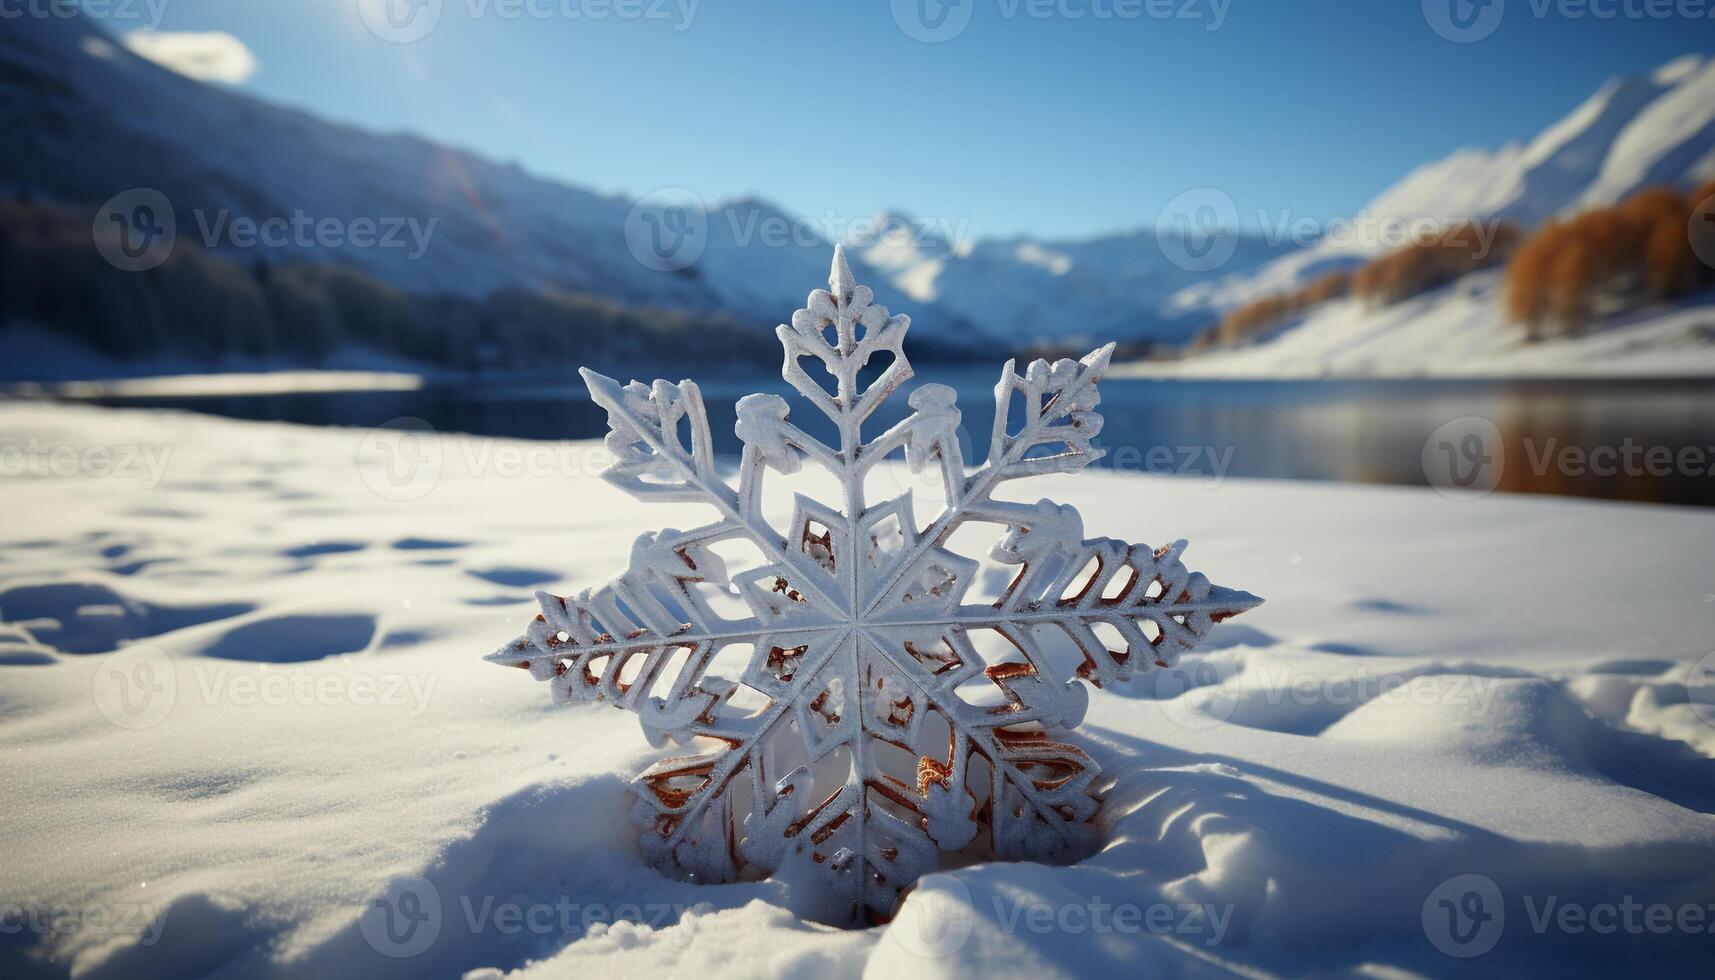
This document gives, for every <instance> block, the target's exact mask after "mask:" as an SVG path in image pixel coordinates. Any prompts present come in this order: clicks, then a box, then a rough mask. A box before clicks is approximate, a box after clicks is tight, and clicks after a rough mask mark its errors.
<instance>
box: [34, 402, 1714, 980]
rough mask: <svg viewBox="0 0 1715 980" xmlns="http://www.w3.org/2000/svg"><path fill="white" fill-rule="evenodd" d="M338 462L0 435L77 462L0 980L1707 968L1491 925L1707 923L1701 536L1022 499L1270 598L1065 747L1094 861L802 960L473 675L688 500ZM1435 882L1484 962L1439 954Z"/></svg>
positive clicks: (1402, 501) (1177, 487) (564, 725)
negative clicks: (1601, 920) (1062, 505)
mask: <svg viewBox="0 0 1715 980" xmlns="http://www.w3.org/2000/svg"><path fill="white" fill-rule="evenodd" d="M365 438H366V437H365V433H363V432H360V431H354V430H341V429H332V428H325V429H309V428H298V427H293V426H288V425H280V424H259V423H245V422H234V421H228V420H222V419H213V418H208V417H203V416H195V415H188V414H178V413H169V412H144V411H116V410H108V409H95V408H85V407H71V406H59V405H49V404H6V405H0V442H3V443H4V444H5V445H8V446H29V445H40V446H57V447H63V448H64V450H65V452H69V453H71V454H73V456H74V457H75V458H77V459H79V460H94V459H96V458H97V457H95V456H92V455H91V454H90V450H91V449H96V450H99V451H100V452H102V453H103V454H104V455H102V456H101V457H99V458H100V459H101V460H103V461H104V462H103V464H102V465H103V470H102V472H101V473H98V472H96V471H95V469H94V468H93V464H92V465H91V467H90V468H89V469H87V470H85V471H83V472H78V473H73V472H70V471H65V470H62V471H60V472H59V473H57V474H56V473H55V472H53V471H51V470H50V471H43V472H41V473H38V474H35V475H31V476H23V477H8V478H7V479H6V480H5V481H4V482H0V510H3V511H4V512H5V513H7V514H10V515H22V518H23V519H20V520H10V521H7V522H5V523H3V524H0V619H3V620H4V622H3V623H0V692H3V695H0V785H4V786H5V787H6V801H7V804H8V807H7V811H8V812H7V817H6V849H5V856H4V859H3V860H0V910H3V911H4V912H5V915H6V917H5V919H4V924H5V928H4V929H3V930H0V975H4V976H7V977H19V978H34V977H65V976H67V975H71V976H78V977H88V978H106V977H115V978H117V977H142V976H158V977H189V976H209V977H215V978H240V977H244V978H270V977H304V978H315V980H337V978H354V980H355V978H365V980H388V978H395V977H397V978H405V977H423V976H436V977H439V976H458V975H460V974H461V973H462V972H464V971H469V970H479V971H483V972H481V973H478V974H476V976H477V977H479V978H483V980H497V978H498V977H500V976H501V975H503V974H505V973H506V972H507V971H512V970H518V971H521V972H522V974H523V975H524V976H527V977H541V978H557V977H588V976H617V977H634V976H635V977H645V976H647V977H651V978H657V980H660V978H667V977H697V978H708V980H714V978H718V977H746V978H748V977H755V976H763V975H773V976H806V977H809V976H814V977H858V976H867V977H874V978H888V980H901V978H916V977H975V976H982V977H994V978H1002V977H1030V978H1034V980H1046V978H1053V977H1061V976H1114V975H1126V976H1164V977H1183V976H1197V977H1202V976H1233V975H1238V976H1247V977H1264V976H1318V977H1327V976H1351V977H1358V976H1365V977H1377V976H1390V977H1391V976H1451V975H1456V974H1463V973H1467V972H1470V971H1472V970H1473V969H1475V970H1476V971H1477V972H1478V973H1479V974H1480V975H1485V976H1491V975H1492V976H1501V975H1544V976H1547V975H1553V976H1621V975H1649V976H1692V975H1697V974H1698V971H1706V969H1707V965H1708V953H1709V938H1710V937H1709V935H1708V933H1707V932H1706V931H1693V930H1686V929H1672V930H1669V931H1667V932H1666V933H1660V932H1658V931H1657V930H1655V929H1651V930H1648V931H1645V930H1642V929H1640V930H1636V931H1631V930H1622V931H1619V932H1614V933H1605V932H1600V931H1593V930H1588V929H1584V930H1580V931H1576V932H1572V931H1568V930H1566V929H1564V928H1562V927H1561V926H1559V925H1557V924H1555V920H1553V919H1550V920H1549V925H1548V926H1547V927H1546V928H1545V929H1543V930H1538V929H1536V928H1534V927H1533V924H1532V915H1533V914H1535V915H1537V916H1540V915H1541V910H1542V908H1543V906H1544V903H1546V902H1554V903H1556V904H1557V905H1566V906H1572V907H1574V908H1576V909H1582V910H1586V911H1588V910H1591V909H1594V908H1599V907H1607V906H1617V905H1618V904H1619V903H1621V902H1627V903H1631V904H1633V905H1636V906H1638V907H1639V908H1662V909H1666V910H1669V911H1668V914H1669V915H1670V916H1672V915H1674V914H1675V913H1676V912H1677V910H1679V909H1681V908H1685V907H1693V908H1694V909H1695V911H1697V912H1698V919H1697V921H1698V922H1699V923H1707V922H1709V921H1710V920H1709V919H1707V918H1704V917H1703V915H1702V913H1703V911H1704V909H1705V907H1706V906H1708V905H1710V904H1711V903H1715V817H1712V816H1711V815H1710V814H1711V813H1712V812H1715V781H1712V779H1711V766H1712V765H1715V763H1712V762H1711V760H1710V756H1711V754H1715V686H1712V684H1711V678H1715V673H1712V672H1711V671H1710V670H1699V669H1698V667H1697V664H1698V662H1699V661H1700V660H1702V661H1703V663H1705V664H1707V663H1709V661H1708V660H1706V659H1704V658H1705V657H1706V656H1707V655H1708V652H1709V637H1710V636H1711V634H1712V633H1715V603H1711V602H1709V601H1708V600H1707V597H1706V593H1707V592H1708V591H1709V582H1710V580H1711V572H1712V569H1711V559H1710V555H1711V554H1715V523H1712V522H1711V521H1710V519H1709V517H1708V516H1707V514H1706V513H1705V512H1699V511H1692V510H1687V509H1681V508H1667V507H1646V506H1637V505H1626V504H1612V503H1593V502H1587V501H1574V500H1564V499H1559V500H1545V499H1541V498H1532V497H1519V496H1512V495H1508V494H1495V495H1493V496H1490V497H1487V498H1484V499H1482V500H1476V501H1459V500H1451V499H1446V498H1443V497H1441V496H1439V495H1437V494H1436V493H1435V492H1433V491H1431V490H1408V489H1397V488H1375V487H1356V486H1335V485H1325V484H1309V483H1297V484H1293V483H1265V482H1255V483H1251V482H1245V481H1238V480H1228V481H1225V482H1222V483H1220V484H1219V485H1218V486H1210V485H1209V484H1208V483H1207V482H1206V481H1204V480H1202V479H1194V480H1187V479H1173V478H1151V477H1141V476H1134V475H1124V474H1112V473H1095V472H1092V473H1088V474H1085V475H1083V476H1080V477H1077V478H1046V479H1044V480H1043V481H1041V482H1040V483H1038V484H1034V485H1033V486H1032V487H1031V492H1032V493H1036V492H1041V493H1044V494H1047V495H1050V496H1052V497H1054V498H1056V499H1059V500H1064V501H1067V502H1069V503H1073V504H1075V505H1077V507H1078V508H1079V509H1080V510H1081V511H1082V512H1083V514H1084V515H1085V527H1086V528H1087V529H1088V532H1089V533H1091V534H1112V535H1116V536H1119V537H1123V538H1127V539H1130V540H1139V541H1151V542H1163V541H1167V540H1170V539H1172V538H1174V537H1177V536H1179V535H1186V536H1188V537H1190V538H1192V539H1193V541H1194V542H1195V545H1194V547H1195V548H1196V551H1197V554H1198V555H1199V556H1200V557H1199V559H1198V561H1199V565H1200V567H1202V568H1204V569H1205V570H1207V571H1208V572H1209V573H1210V575H1211V576H1213V577H1217V578H1219V579H1220V580H1223V581H1233V582H1242V583H1243V584H1244V585H1245V586H1246V587H1248V588H1251V589H1254V590H1255V591H1256V592H1257V593H1259V594H1261V595H1264V596H1266V597H1267V598H1268V599H1269V602H1268V604H1267V605H1265V606H1263V607H1262V608H1260V609H1258V610H1256V611H1254V612H1251V613H1247V614H1246V616H1245V617H1244V619H1243V620H1242V621H1234V622H1230V623H1223V624H1221V625H1219V626H1217V627H1216V628H1215V631H1214V633H1213V634H1212V635H1211V637H1210V640H1211V644H1210V645H1209V646H1208V647H1206V648H1204V649H1200V650H1199V651H1198V652H1196V653H1193V654H1191V655H1190V656H1188V657H1187V658H1186V659H1185V661H1184V663H1183V664H1182V666H1181V668H1180V669H1179V670H1177V671H1174V672H1171V673H1169V672H1154V671H1152V672H1149V673H1147V674H1145V673H1140V674H1139V675H1138V677H1137V678H1135V679H1134V680H1133V681H1132V682H1129V683H1126V684H1121V685H1116V686H1114V687H1111V688H1109V689H1104V690H1100V691H1093V692H1091V695H1090V701H1089V710H1088V714H1087V717H1086V721H1085V724H1084V725H1083V727H1082V728H1081V729H1079V733H1078V735H1077V738H1078V739H1079V744H1080V745H1081V746H1083V747H1084V748H1086V749H1087V750H1088V751H1089V752H1090V753H1091V754H1092V755H1093V756H1094V757H1096V759H1097V761H1098V762H1099V763H1100V764H1101V765H1102V767H1103V770H1104V772H1105V773H1108V774H1111V775H1112V776H1113V777H1114V782H1113V785H1112V786H1110V787H1109V788H1108V794H1107V803H1106V806H1105V811H1104V812H1105V814H1106V816H1105V817H1104V819H1103V820H1102V823H1101V825H1100V832H1101V837H1102V846H1101V848H1100V850H1099V851H1098V852H1097V853H1096V854H1094V855H1092V856H1091V857H1089V858H1088V859H1086V860H1084V861H1082V862H1080V863H1078V864H1076V865H1072V866H1069V867H1050V866H1045V865H1040V864H1031V863H1003V862H994V863H987V864H982V865H978V866H973V867H965V868H957V869H950V870H948V871H947V872H944V873H941V874H936V875H931V876H929V877H928V878H926V879H924V880H923V882H922V884H921V886H920V887H919V888H918V889H917V890H916V891H915V892H913V893H912V894H911V895H910V896H909V897H908V898H907V900H906V902H905V904H904V907H903V909H902V911H901V914H900V916H899V917H898V919H897V920H896V921H895V922H894V923H893V924H892V925H889V926H878V927H875V928H870V929H862V930H849V931H842V930H839V929H833V928H828V927H823V926H818V925H815V924H813V923H809V922H805V921H801V920H799V919H797V918H795V917H794V916H793V915H792V914H791V913H790V912H789V911H788V910H787V908H786V906H785V903H784V901H783V897H782V895H783V893H782V888H781V886H780V885H779V883H770V882H764V883H751V884H732V885H720V886H712V885H711V886H699V885H696V884H691V883H686V882H682V881H677V880H673V879H670V878H666V877H663V876H662V875H660V874H658V873H656V872H655V871H653V870H651V869H650V868H649V867H648V866H647V865H646V864H645V863H644V860H643V858H642V856H641V854H640V853H639V851H638V842H637V833H636V831H635V830H634V829H633V828H632V827H631V825H630V824H629V823H628V822H627V820H626V808H627V805H628V800H627V795H626V793H627V791H626V785H625V781H626V780H627V779H628V778H629V777H630V776H632V775H633V774H635V773H637V772H639V771H640V770H641V769H642V767H644V766H645V765H647V764H648V763H649V762H650V761H651V760H653V759H656V758H659V757H660V756H661V755H662V754H663V753H665V752H667V751H669V750H667V749H661V750H655V749H651V748H650V747H649V746H648V745H647V743H646V742H645V740H644V738H643V736H642V734H641V733H640V732H639V731H638V728H637V725H636V722H635V721H634V720H633V719H632V717H631V716H630V715H629V714H627V713H625V712H619V711H614V710H612V709H610V708H604V707H600V706H596V705H587V706H581V707H574V708H566V707H561V706H554V705H550V704H548V703H547V699H546V698H545V697H544V696H543V693H542V692H541V691H540V690H538V689H537V686H536V685H533V684H531V683H529V680H528V678H527V677H525V676H524V675H522V674H521V673H520V672H518V671H515V670H507V669H501V668H499V667H496V666H494V665H492V664H488V663H484V662H483V661H482V659H481V655H482V654H485V653H487V652H488V651H489V650H491V649H492V648H493V647H494V645H495V643H496V638H497V637H498V638H502V639H504V638H509V637H511V636H513V635H515V634H516V632H517V631H518V629H519V627H520V626H521V625H523V623H524V621H525V620H526V619H527V618H528V617H529V615H530V614H531V612H532V611H533V609H534V606H533V605H532V603H531V600H530V592H531V590H532V589H535V588H544V589H551V590H553V591H555V592H558V593H566V592H570V591H573V590H576V589H580V588H583V587H586V586H591V585H596V584H599V583H600V582H601V581H602V580H603V579H604V578H605V577H606V576H607V575H609V574H610V573H612V572H613V571H615V570H616V569H618V568H620V567H622V566H623V565H624V564H625V560H626V557H627V555H628V554H629V551H630V548H631V547H632V541H633V538H634V536H635V532H636V530H637V529H639V528H648V527H656V526H660V525H662V524H672V525H675V526H680V527H689V526H692V525H693V524H694V523H696V522H699V521H701V520H703V519H704V518H703V516H702V515H701V514H700V513H699V512H698V509H697V507H696V505H691V504H660V503H654V504H646V503H641V502H638V501H635V500H632V499H630V498H629V497H626V496H625V495H624V494H622V493H620V492H619V491H617V490H615V489H613V488H612V487H611V486H609V485H607V484H606V483H604V482H603V481H601V480H600V479H599V478H598V477H597V476H596V470H597V469H598V467H599V462H600V460H601V459H602V458H603V450H602V449H601V446H600V443H599V442H591V443H578V444H568V445H564V446H550V445H548V444H544V443H534V444H533V443H528V442H515V441H509V440H479V439H475V438H471V437H445V438H443V439H440V440H438V441H437V442H435V443H433V444H432V450H431V451H432V453H433V454H434V458H435V459H436V460H437V461H438V463H439V465H437V466H435V467H434V468H433V469H432V470H431V469H417V470H414V471H412V472H411V473H410V474H404V477H405V478H404V481H403V482H401V481H400V477H401V475H402V474H400V473H398V472H396V471H395V470H394V469H393V468H390V466H389V460H388V459H387V458H386V457H383V456H379V455H370V454H360V447H362V446H363V445H364V444H365ZM125 447H131V448H133V449H136V450H138V452H137V453H135V454H133V455H130V456H126V457H121V456H119V455H118V454H117V452H116V450H121V449H124V448H125ZM417 448H418V449H419V450H429V449H430V446H429V445H427V444H426V445H421V446H418V447H417ZM122 459H128V460H129V461H130V462H128V463H123V464H122V463H121V460H122ZM507 460H512V461H514V462H513V463H508V462H506V461H507ZM520 460H521V461H524V462H522V463H519V462H517V461H520ZM529 461H535V462H534V463H531V462H529ZM544 464H545V465H546V469H543V468H542V467H543V465H544ZM116 467H117V468H118V471H117V472H115V471H114V470H115V468H116ZM548 471H551V472H552V474H553V475H552V476H551V477H550V476H544V475H543V474H544V473H545V472H548ZM103 473H104V474H105V475H103ZM522 473H527V474H530V475H529V476H524V475H521V474H522ZM893 475H894V476H897V477H898V478H899V479H900V485H901V486H911V485H914V481H911V480H909V479H907V478H906V477H905V476H904V475H903V471H901V472H900V473H898V474H893ZM1140 500H1144V501H1147V502H1148V506H1147V507H1140V506H1139V503H1138V502H1139V501H1140ZM919 503H920V504H926V503H927V501H920V502H919ZM783 505H784V506H786V507H788V508H789V507H790V501H789V500H784V501H783ZM919 512H920V513H921V512H923V510H922V509H920V510H919ZM778 516H781V517H784V516H785V515H778ZM684 521H688V522H692V523H689V524H687V523H680V522H684ZM1377 541H1386V542H1388V544H1389V546H1388V547H1386V548H1379V547H1377V544H1376V543H1377ZM1402 556H1405V557H1402ZM1004 578H1005V577H1004V576H1002V579H1003V580H1004ZM1596 596H1600V597H1601V599H1602V602H1604V603H1605V604H1606V605H1607V606H1608V607H1611V608H1614V609H1620V610H1624V614H1623V615H1608V616H1602V615H1596V616H1592V615H1590V609H1591V604H1592V601H1593V600H1592V597H1596ZM116 649H117V652H116V653H115V652H114V651H115V650H116ZM1465 875H1480V876H1482V878H1483V879H1484V880H1486V881H1487V882H1488V886H1486V887H1492V888H1493V889H1494V892H1493V893H1492V894H1493V900H1494V901H1495V902H1497V903H1499V904H1496V905H1492V906H1490V907H1489V909H1488V912H1487V914H1489V915H1502V916H1504V921H1503V922H1502V924H1501V925H1500V926H1498V927H1496V928H1494V929H1492V930H1484V931H1482V932H1473V933H1472V934H1470V935H1465V934H1464V932H1463V930H1461V931H1460V933H1459V934H1457V935H1455V934H1453V933H1452V932H1450V926H1449V924H1448V923H1447V919H1446V917H1445V916H1444V915H1443V914H1441V909H1440V908H1439V906H1438V904H1437V903H1438V901H1439V900H1441V899H1444V898H1446V897H1448V896H1449V895H1452V896H1453V897H1455V898H1461V899H1463V898H1464V896H1465V894H1466V892H1467V891H1469V890H1470V886H1469V882H1470V881H1471V879H1468V878H1461V877H1460V876H1465ZM407 900H408V901H407ZM1121 910H1123V911H1121ZM1638 914H1639V915H1641V914H1642V913H1641V912H1640V913H1638ZM1656 917H1657V914H1656V913H1651V918H1650V920H1649V921H1651V922H1655V921H1656V920H1657V919H1656ZM1461 937H1462V938H1461ZM1491 947H1492V948H1491ZM1472 953H1481V954H1482V955H1481V956H1480V957H1477V958H1470V959H1464V958H1456V957H1459V956H1461V955H1469V954H1472Z"/></svg>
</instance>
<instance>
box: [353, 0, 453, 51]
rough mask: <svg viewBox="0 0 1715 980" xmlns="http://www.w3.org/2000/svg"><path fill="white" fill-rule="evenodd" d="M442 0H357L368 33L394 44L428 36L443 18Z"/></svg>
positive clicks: (358, 11)
mask: <svg viewBox="0 0 1715 980" xmlns="http://www.w3.org/2000/svg"><path fill="white" fill-rule="evenodd" d="M441 2H442V0H357V13H358V16H360V17H362V18H363V26H365V27H367V28H369V33H371V34H373V35H375V36H376V37H378V38H380V39H381V40H383V41H388V42H391V43H393V44H410V43H411V42H412V41H421V40H422V39H423V38H425V37H428V36H429V32H430V31H433V30H434V29H435V25H436V24H439V23H440V22H441Z"/></svg>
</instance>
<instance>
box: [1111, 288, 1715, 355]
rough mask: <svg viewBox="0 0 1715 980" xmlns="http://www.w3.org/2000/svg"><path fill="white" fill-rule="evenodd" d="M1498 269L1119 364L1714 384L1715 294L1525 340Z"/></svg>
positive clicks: (1339, 304)
mask: <svg viewBox="0 0 1715 980" xmlns="http://www.w3.org/2000/svg"><path fill="white" fill-rule="evenodd" d="M1500 280H1501V273H1500V272H1499V271H1497V270H1491V271H1488V272H1481V273H1477V274H1474V275H1471V276H1467V277H1465V278H1464V279H1462V280H1460V281H1459V282H1456V283H1454V284H1453V285H1451V286H1447V287H1444V288H1442V289H1438V290H1435V291H1433V292H1430V293H1426V294H1424V295H1422V296H1417V297H1414V298H1412V299H1409V300H1406V301H1404V302H1401V303H1396V304H1394V305H1392V306H1385V307H1381V308H1379V309H1371V308H1368V307H1366V306H1365V305H1364V304H1363V303H1362V302H1360V301H1359V300H1356V299H1349V298H1348V299H1340V300H1335V301H1333V302H1330V303H1325V304H1323V305H1321V306H1317V307H1313V308H1312V309H1311V310H1310V312H1309V313H1308V314H1306V315H1304V316H1302V317H1300V318H1297V319H1293V320H1290V321H1288V322H1286V323H1285V324H1283V325H1281V326H1280V327H1278V328H1276V329H1275V330H1274V331H1273V332H1272V334H1271V335H1269V336H1267V337H1265V338H1264V339H1263V340H1262V341H1261V342H1259V343H1257V344H1254V345H1252V346H1248V347H1241V348H1238V349H1236V350H1230V351H1215V352H1210V353H1204V354H1198V355H1195V356H1192V357H1187V358H1185V359H1184V360H1179V361H1153V362H1141V363H1132V364H1125V365H1117V366H1116V367H1115V368H1114V373H1115V374H1119V375H1129V376H1140V377H1221V378H1320V377H1378V378H1411V377H1487V378H1510V377H1557V378H1576V377H1611V378H1612V377H1679V378H1687V377H1715V293H1704V294H1702V295H1699V296H1695V297H1692V298H1690V299H1689V300H1685V301H1682V302H1679V303H1675V304H1671V305H1666V306H1657V307H1651V308H1646V309H1642V310H1638V311H1635V312H1632V313H1628V314H1624V315H1621V316H1618V317H1615V318H1612V319H1610V320H1607V321H1604V322H1603V323H1602V325H1601V329H1599V330H1598V331H1596V332H1594V333H1592V334H1590V335H1588V336H1584V337H1578V338H1571V339H1560V340H1548V341H1536V342H1526V339H1525V332H1524V328H1523V327H1522V326H1520V325H1519V324H1516V323H1508V322H1506V320H1505V318H1504V317H1503V316H1502V310H1501V304H1500V301H1499V296H1498V295H1497V294H1498V292H1499V290H1500V289H1501V281H1500Z"/></svg>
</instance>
